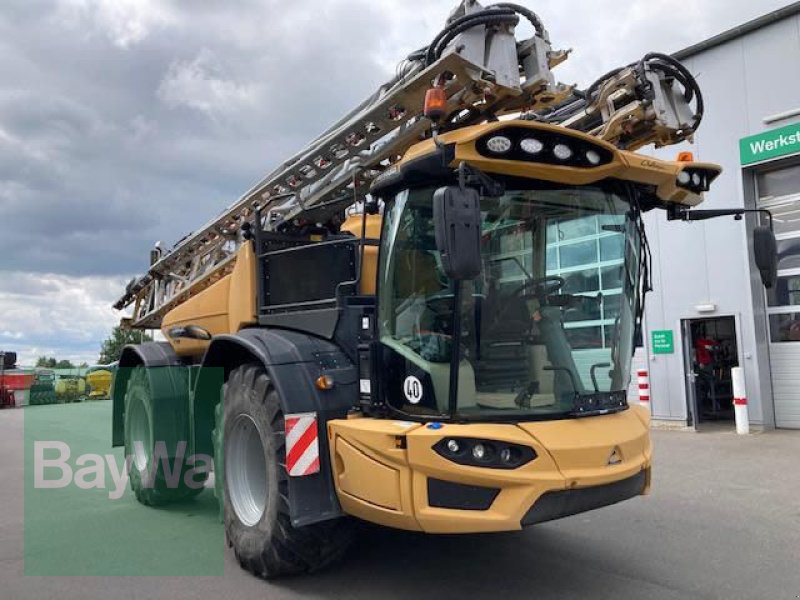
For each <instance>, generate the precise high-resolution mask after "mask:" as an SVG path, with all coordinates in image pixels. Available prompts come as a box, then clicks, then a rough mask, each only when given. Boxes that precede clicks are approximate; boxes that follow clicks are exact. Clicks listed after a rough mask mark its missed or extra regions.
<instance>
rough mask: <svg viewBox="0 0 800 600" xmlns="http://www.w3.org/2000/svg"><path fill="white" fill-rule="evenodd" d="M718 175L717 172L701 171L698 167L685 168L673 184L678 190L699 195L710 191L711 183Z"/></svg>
mask: <svg viewBox="0 0 800 600" xmlns="http://www.w3.org/2000/svg"><path fill="white" fill-rule="evenodd" d="M718 175H719V171H712V170H709V169H701V168H699V167H685V168H684V169H683V170H682V171H681V172H680V173H678V176H677V178H676V181H675V184H676V185H677V186H678V187H679V188H683V189H685V190H689V191H690V192H694V193H695V194H701V193H703V192H707V191H708V190H710V189H711V182H712V181H714V180H715V179H716V178H717V176H718Z"/></svg>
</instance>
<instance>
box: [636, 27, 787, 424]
mask: <svg viewBox="0 0 800 600" xmlns="http://www.w3.org/2000/svg"><path fill="white" fill-rule="evenodd" d="M684 64H686V66H687V67H688V68H689V69H690V70H691V71H692V73H694V74H695V76H696V77H697V78H698V81H699V83H700V86H701V89H702V90H703V95H704V97H705V104H706V110H705V117H704V120H703V123H702V125H701V127H700V131H699V133H698V135H697V139H696V141H695V144H694V145H688V144H687V145H685V146H681V147H675V146H673V147H670V148H667V149H664V150H660V151H657V152H656V153H655V154H656V155H658V156H660V157H662V158H673V157H674V156H676V155H677V153H678V152H679V151H681V150H690V151H692V152H694V155H695V160H698V161H708V162H716V163H719V164H721V165H722V166H723V168H724V173H723V174H722V175H721V177H720V178H719V179H718V180H717V181H716V182H715V184H714V186H713V190H712V191H711V192H710V193H709V194H708V195H707V198H706V202H705V203H704V205H703V208H729V207H743V206H747V207H752V206H754V199H753V192H752V189H753V188H752V186H753V181H752V174H751V173H749V172H747V171H745V170H743V169H742V168H741V167H740V164H739V140H740V139H741V138H743V137H746V136H748V135H752V134H756V133H759V132H761V131H766V130H769V129H773V128H776V127H780V126H784V125H788V124H790V123H791V122H792V121H795V122H796V121H800V118H798V117H795V118H794V119H790V120H786V121H781V122H779V123H774V124H770V125H766V124H764V122H763V118H764V117H765V116H768V115H772V114H776V113H780V112H783V111H787V110H790V109H794V108H798V107H800V77H798V73H800V17H798V16H794V17H790V18H787V19H785V20H783V21H780V22H777V23H774V24H772V25H768V26H766V27H764V28H762V29H760V30H757V31H755V32H752V33H749V34H746V35H745V36H743V37H740V38H738V39H735V40H732V41H730V42H727V43H725V44H723V45H721V46H717V47H714V48H710V49H707V50H705V51H703V52H702V53H700V54H697V55H694V56H692V57H690V58H688V59H685V60H684ZM646 223H647V231H648V235H649V237H650V242H651V245H652V248H653V257H654V261H653V262H654V265H653V266H654V273H653V283H654V287H655V291H654V292H653V293H652V294H651V295H650V296H649V297H648V305H647V309H646V324H647V335H646V336H645V344H646V347H647V351H648V353H649V356H648V359H649V361H648V362H649V368H650V378H651V386H652V389H653V400H652V404H653V416H654V417H655V418H657V419H665V420H683V421H685V420H686V419H687V407H686V390H685V375H686V373H685V372H684V371H685V369H684V363H683V355H682V343H681V327H680V323H681V320H682V319H695V318H704V317H711V316H734V317H736V318H737V331H738V335H739V355H740V356H739V363H740V365H741V366H743V367H744V369H745V377H746V385H747V390H748V396H749V400H750V404H749V409H750V418H751V421H752V422H753V423H754V424H763V425H765V426H772V425H773V424H774V412H773V405H772V389H771V384H770V370H769V351H768V347H767V343H766V339H767V338H766V317H765V312H764V296H763V289H762V288H761V286H760V281H759V279H758V273H757V271H756V270H755V267H754V265H753V264H752V258H751V256H750V251H749V245H750V242H749V240H748V235H747V231H748V227H747V226H746V225H745V222H742V221H739V222H737V221H734V220H733V219H732V218H730V219H729V218H721V219H716V220H711V221H705V222H696V223H682V222H668V221H667V219H666V215H665V214H664V213H663V212H662V211H653V212H651V213H650V214H648V215H647V217H646ZM747 223H748V226H749V227H752V224H753V220H752V219H748V222H747ZM700 304H715V305H716V306H717V310H716V312H714V313H712V314H707V313H704V314H701V313H699V312H698V311H697V310H696V308H695V307H696V306H698V305H700ZM660 329H671V330H672V331H673V333H674V338H675V353H674V354H671V355H653V354H651V353H650V350H649V343H650V339H649V338H650V334H649V332H650V331H653V330H660Z"/></svg>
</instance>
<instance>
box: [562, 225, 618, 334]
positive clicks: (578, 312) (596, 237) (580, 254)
mask: <svg viewBox="0 0 800 600" xmlns="http://www.w3.org/2000/svg"><path fill="white" fill-rule="evenodd" d="M621 236H622V233H621V232H620V224H619V219H618V218H616V217H612V216H610V215H600V216H588V217H582V218H580V219H570V220H566V221H558V222H556V223H553V224H551V225H549V226H548V228H547V255H548V257H552V259H548V261H547V274H548V275H558V276H559V277H563V278H564V281H565V284H564V288H563V292H564V293H566V294H574V295H582V296H590V297H593V298H597V297H598V294H601V297H602V301H600V302H587V303H585V304H583V305H581V306H580V307H575V308H571V309H569V310H567V312H566V314H565V315H564V323H565V328H566V330H567V337H568V339H569V342H570V345H571V346H572V348H574V349H575V350H601V349H603V348H608V347H609V346H610V340H611V339H612V338H613V333H614V332H613V330H614V326H615V324H616V320H617V317H618V316H619V311H620V299H621V295H620V294H621V293H622V286H623V279H624V262H625V261H624V257H623V254H624V248H625V244H624V243H623V242H622V237H621Z"/></svg>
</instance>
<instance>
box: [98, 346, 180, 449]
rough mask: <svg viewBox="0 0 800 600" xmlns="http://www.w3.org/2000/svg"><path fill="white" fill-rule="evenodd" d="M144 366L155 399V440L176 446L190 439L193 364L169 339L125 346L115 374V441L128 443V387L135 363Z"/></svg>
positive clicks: (113, 440)
mask: <svg viewBox="0 0 800 600" xmlns="http://www.w3.org/2000/svg"><path fill="white" fill-rule="evenodd" d="M138 366H144V367H145V368H146V369H147V379H148V383H149V385H150V392H151V394H152V399H153V408H154V410H155V412H154V414H153V440H154V441H164V442H166V443H167V447H169V448H174V447H175V443H176V442H179V441H186V442H187V444H188V443H189V442H190V439H189V436H190V433H191V430H190V427H189V425H190V415H189V368H188V367H185V366H183V364H182V363H181V360H180V358H179V357H178V356H177V355H176V354H175V352H174V351H173V350H172V346H170V345H169V344H168V343H166V342H147V343H144V344H138V345H135V346H125V348H124V349H123V351H122V356H121V357H120V360H119V368H118V369H117V372H116V374H115V376H114V381H113V384H112V386H113V387H112V391H111V398H112V402H113V406H112V411H113V412H112V425H111V427H112V436H111V438H112V445H113V446H114V447H116V446H122V445H124V444H125V439H124V437H125V390H126V389H127V387H128V379H129V378H130V374H131V371H132V370H133V368H134V367H138ZM187 450H188V448H187Z"/></svg>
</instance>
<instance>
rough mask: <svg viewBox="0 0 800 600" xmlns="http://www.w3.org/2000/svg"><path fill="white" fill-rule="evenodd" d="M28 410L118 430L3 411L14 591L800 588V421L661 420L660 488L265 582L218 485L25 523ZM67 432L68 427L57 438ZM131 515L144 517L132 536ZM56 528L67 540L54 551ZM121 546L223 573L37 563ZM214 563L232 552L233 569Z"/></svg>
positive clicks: (103, 558)
mask: <svg viewBox="0 0 800 600" xmlns="http://www.w3.org/2000/svg"><path fill="white" fill-rule="evenodd" d="M33 411H47V412H37V413H35V414H34V412H33ZM24 415H28V417H27V418H26V421H27V427H29V428H30V426H31V425H33V424H36V427H37V428H41V435H42V436H48V437H47V438H43V439H69V436H70V435H71V434H74V432H75V431H84V429H85V427H86V426H87V425H88V426H91V427H92V428H96V429H97V431H94V432H93V434H92V435H90V436H89V437H90V438H91V440H90V442H91V443H89V446H92V445H93V447H94V448H96V449H95V451H96V452H104V453H105V452H108V451H109V450H108V448H107V446H106V447H103V444H104V443H105V442H103V440H104V438H105V436H106V435H107V434H110V425H109V422H108V419H109V416H110V407H109V404H108V403H93V404H91V405H67V406H56V407H30V408H27V409H24V410H8V411H2V412H0V465H1V466H0V599H2V600H16V599H35V600H45V599H49V598H59V599H61V598H75V599H80V600H91V599H94V598H98V599H103V600H106V599H117V598H120V599H139V598H142V599H145V598H146V599H150V598H170V599H172V598H175V599H178V598H215V599H218V598H223V599H234V598H237V599H238V598H259V599H264V598H268V599H273V598H274V599H281V598H299V597H304V598H369V599H376V598H403V599H409V600H416V599H419V598H446V599H450V598H453V599H462V598H499V599H503V600H506V599H511V598H536V599H537V600H539V599H547V598H562V599H563V598H598V599H599V598H613V599H614V600H619V599H622V598H654V599H662V598H663V599H674V598H709V599H710V598H724V599H726V600H728V599H734V598H753V599H756V598H758V599H761V598H764V599H770V600H772V599H775V600H780V599H788V600H796V599H797V598H800V432H771V433H764V434H757V435H752V436H749V437H738V436H736V435H735V434H733V433H730V432H727V431H725V432H723V431H715V432H710V433H700V434H694V433H684V432H664V431H654V432H653V437H654V440H655V446H656V459H655V470H654V487H653V493H652V495H651V496H649V497H646V498H637V499H634V500H631V501H629V502H627V503H623V504H621V505H617V506H613V507H609V508H606V509H602V510H599V511H595V512H593V513H588V514H585V515H579V516H576V517H572V518H570V519H565V520H562V521H558V522H554V523H549V524H544V525H539V526H536V527H534V528H531V529H528V530H526V531H523V532H517V533H510V534H498V535H481V536H462V537H457V536H444V537H435V536H424V535H418V534H409V533H404V532H397V531H389V530H382V529H379V528H373V527H365V529H364V531H363V532H362V533H361V536H360V541H359V543H358V545H357V546H356V547H355V548H354V549H353V550H352V551H351V552H350V555H349V556H348V558H347V560H346V561H345V562H344V563H342V564H340V565H337V566H336V567H334V568H332V569H330V570H328V571H325V572H322V573H317V574H315V575H311V576H307V577H303V578H294V579H287V580H281V581H277V582H265V581H261V580H259V579H256V578H254V577H252V576H250V575H248V574H247V573H245V572H243V571H241V570H240V569H239V566H238V565H237V564H236V562H235V560H234V559H233V555H232V553H231V552H230V551H227V550H226V551H224V552H222V551H220V550H219V546H217V544H219V545H221V526H220V525H219V524H218V522H217V521H216V517H215V516H216V503H215V500H214V498H213V496H212V494H211V492H210V491H206V492H203V494H202V495H201V496H200V497H199V498H198V499H197V500H195V501H193V502H190V503H187V504H184V505H181V506H178V507H175V508H173V509H170V510H169V511H163V510H161V511H157V510H153V509H148V508H145V507H143V506H140V505H138V504H136V503H135V501H133V499H132V494H131V493H130V491H126V492H125V496H124V497H123V499H121V500H118V501H108V500H107V499H106V496H105V494H106V492H104V491H98V490H91V491H84V490H73V491H71V492H69V493H70V495H69V496H64V497H63V498H62V500H63V504H62V505H61V506H62V508H61V509H60V511H54V512H56V515H55V516H56V517H58V518H53V517H51V518H50V520H47V519H45V520H44V521H40V520H34V521H31V519H34V518H35V517H36V516H37V515H35V514H31V513H32V512H34V511H32V510H31V508H30V506H31V503H32V502H33V500H34V499H32V498H31V497H29V499H28V503H27V506H28V515H27V517H28V523H29V529H32V530H29V531H27V532H24V523H25V521H24V517H23V515H24V507H23V495H24V494H23V491H24V489H25V484H24V481H25V477H24V461H23V448H24V443H23V440H24V430H25V426H24V425H23V417H24ZM29 433H30V431H29ZM59 433H61V434H63V437H62V438H58V437H54V436H56V435H58V434H59ZM82 435H83V434H82ZM84 437H85V436H84ZM82 451H84V452H85V451H87V450H85V449H84V450H82ZM37 493H38V492H37ZM54 497H56V496H54ZM76 499H77V500H78V501H76ZM36 506H38V505H36ZM58 512H60V513H61V514H58ZM119 522H125V523H133V527H132V528H129V529H128V530H127V532H124V531H123V533H122V534H120V535H121V536H123V537H125V538H126V539H123V540H119V541H118V542H116V541H114V540H113V539H112V538H113V536H114V534H115V532H117V533H119V532H118V530H117V529H115V527H114V524H115V523H119ZM150 524H152V525H150ZM43 527H44V528H45V529H44V531H41V530H42V528H43ZM43 534H44V537H43ZM48 536H50V537H52V545H50V544H45V546H44V547H43V546H42V541H43V539H44V540H45V541H47V540H48V539H49V538H48ZM70 536H73V537H70ZM76 536H77V537H76ZM148 536H150V537H148ZM133 538H136V540H137V541H136V542H135V543H134V542H130V540H131V539H133ZM23 540H25V542H26V543H28V548H27V549H28V554H25V552H24V550H23ZM126 540H127V541H126ZM182 541H183V542H185V543H184V545H183V547H182V546H181V543H182ZM126 543H127V546H120V544H123V545H124V544H126ZM209 546H214V547H213V548H209ZM114 548H128V549H130V548H133V549H134V552H135V554H136V556H134V557H130V556H128V557H126V558H123V562H124V563H125V564H124V565H122V567H120V568H121V569H122V571H123V572H124V571H125V565H130V566H131V568H133V569H134V571H135V570H136V569H148V568H151V567H152V569H153V570H152V571H146V572H151V573H152V572H160V571H159V569H158V568H157V567H158V565H159V564H161V565H163V564H164V563H163V561H162V560H161V559H162V558H163V556H164V555H165V554H168V553H176V552H177V553H182V554H181V556H179V557H177V558H176V559H175V560H174V561H173V562H172V563H170V564H169V566H168V567H167V570H169V569H172V568H174V569H177V571H176V572H191V569H192V565H198V564H205V563H208V564H210V565H212V567H210V568H209V571H208V572H215V571H217V572H219V573H220V574H218V575H214V576H184V577H170V576H161V577H130V576H127V577H126V576H120V577H87V576H80V577H79V576H73V577H57V576H31V575H25V572H26V569H27V570H28V572H30V571H32V570H33V571H36V572H47V571H48V569H49V570H51V571H53V570H55V571H58V572H64V573H70V572H73V573H74V572H82V573H92V572H94V571H96V570H98V569H100V570H102V569H106V568H107V566H108V565H109V564H113V561H114V560H118V558H115V554H114ZM48 552H49V554H48ZM204 557H205V558H204ZM208 557H211V558H210V559H208ZM26 558H27V559H28V563H27V564H26V562H25V559H26ZM204 560H205V563H204ZM209 560H210V562H209ZM126 561H127V562H126ZM214 563H221V564H219V565H218V566H219V568H218V569H217V568H214V567H213V564H214ZM37 565H38V566H37ZM42 565H44V566H42ZM48 565H49V566H48ZM104 565H105V566H104ZM95 567H97V568H95ZM162 570H163V569H162ZM129 572H130V571H129ZM137 572H140V571H137Z"/></svg>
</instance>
